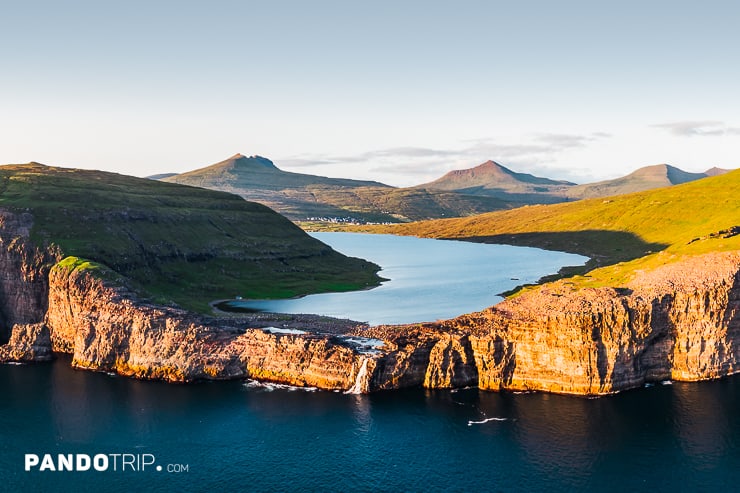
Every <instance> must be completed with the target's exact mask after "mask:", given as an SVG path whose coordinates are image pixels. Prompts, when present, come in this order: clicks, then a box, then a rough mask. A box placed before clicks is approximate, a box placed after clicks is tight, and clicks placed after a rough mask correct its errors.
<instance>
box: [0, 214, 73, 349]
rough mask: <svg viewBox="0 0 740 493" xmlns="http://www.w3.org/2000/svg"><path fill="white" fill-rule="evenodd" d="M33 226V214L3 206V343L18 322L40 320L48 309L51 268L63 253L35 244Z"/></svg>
mask: <svg viewBox="0 0 740 493" xmlns="http://www.w3.org/2000/svg"><path fill="white" fill-rule="evenodd" d="M32 228H33V216H32V215H31V214H29V213H12V212H9V211H4V210H0V343H3V342H6V341H7V340H8V338H9V337H10V336H11V329H12V328H13V326H14V325H15V324H28V323H34V322H39V321H41V319H42V318H43V317H44V313H45V312H46V306H47V292H48V290H49V289H48V273H49V269H51V267H52V266H53V265H54V264H55V263H57V261H59V259H60V258H61V253H60V252H59V251H58V249H57V248H54V247H51V248H47V249H40V248H38V247H36V246H34V245H33V244H32V243H31V242H30V241H29V238H30V235H31V230H32Z"/></svg>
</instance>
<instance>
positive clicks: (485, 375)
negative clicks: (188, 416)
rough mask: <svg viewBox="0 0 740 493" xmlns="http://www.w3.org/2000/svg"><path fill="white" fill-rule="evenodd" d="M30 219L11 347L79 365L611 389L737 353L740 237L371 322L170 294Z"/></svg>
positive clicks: (397, 383)
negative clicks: (631, 273)
mask: <svg viewBox="0 0 740 493" xmlns="http://www.w3.org/2000/svg"><path fill="white" fill-rule="evenodd" d="M30 220H31V219H30V218H25V219H24V217H23V216H22V215H18V216H17V215H12V214H8V213H4V214H3V216H2V218H0V271H2V273H3V276H2V279H0V298H1V299H2V301H0V310H1V311H2V321H3V328H4V329H5V339H6V340H7V343H6V344H4V345H2V346H0V361H5V362H7V361H45V360H48V359H50V358H52V357H53V353H67V354H71V355H72V365H73V366H74V367H76V368H82V369H89V370H97V371H106V372H116V373H118V374H121V375H126V376H131V377H135V378H142V379H159V380H165V381H169V382H192V381H196V380H203V379H208V380H223V379H239V378H250V379H256V380H262V381H270V382H277V383H285V384H290V385H298V386H310V387H318V388H321V389H328V390H343V391H350V392H356V393H366V392H373V391H378V390H390V389H398V388H405V387H419V386H423V387H426V388H457V387H468V386H477V387H479V388H481V389H485V390H505V389H509V390H539V391H547V392H557V393H566V394H577V395H602V394H608V393H613V392H618V391H621V390H625V389H629V388H633V387H638V386H642V385H644V384H645V383H649V382H656V381H662V380H667V379H673V380H689V381H691V380H706V379H713V378H719V377H722V376H727V375H731V374H734V373H737V372H738V371H739V369H740V365H739V362H740V288H739V285H740V252H726V253H712V254H707V255H703V256H697V257H688V258H686V259H684V260H681V261H677V262H674V263H671V264H669V265H666V266H664V267H661V268H658V269H656V270H654V271H651V272H643V273H640V274H639V275H638V276H637V277H636V278H635V279H634V280H633V281H631V282H630V283H629V284H628V285H627V286H624V287H622V288H621V289H612V288H598V289H591V288H589V289H580V290H576V289H574V288H573V287H572V286H571V285H570V284H569V283H568V282H567V280H562V281H557V282H554V283H550V284H547V285H544V286H542V287H540V288H538V289H535V290H532V291H529V292H527V293H524V294H521V295H520V296H518V297H516V298H513V299H509V300H506V301H503V302H502V303H499V304H498V305H496V306H494V307H491V308H489V309H486V310H483V311H481V312H477V313H472V314H467V315H463V316H460V317H457V318H455V319H452V320H446V321H440V322H436V323H425V324H412V325H401V326H377V327H369V326H367V325H364V324H358V323H356V322H352V321H348V320H335V319H330V318H327V317H318V316H313V315H298V316H293V315H276V314H261V313H260V314H249V315H247V316H242V315H230V316H217V317H207V316H201V315H197V314H193V313H190V312H187V311H184V310H181V309H178V308H174V307H164V306H158V305H155V304H152V303H150V302H147V301H146V300H143V299H141V298H140V297H139V296H138V295H137V294H136V293H135V292H134V291H133V290H131V289H129V288H128V287H126V286H125V282H120V280H116V279H111V278H106V277H105V276H100V275H99V274H96V273H95V272H94V271H90V270H86V269H82V268H77V267H70V266H69V265H65V264H64V263H59V261H60V260H61V258H60V254H59V252H57V251H55V250H53V249H52V250H49V251H40V250H39V249H37V248H35V247H33V246H32V244H31V242H30V241H29V233H28V231H29V228H30V226H29V223H28V222H29V221H30ZM24 221H25V222H24Z"/></svg>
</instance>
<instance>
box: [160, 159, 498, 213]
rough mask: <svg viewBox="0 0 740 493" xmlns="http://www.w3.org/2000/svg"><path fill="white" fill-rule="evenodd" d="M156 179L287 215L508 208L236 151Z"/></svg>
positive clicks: (481, 199)
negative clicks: (305, 170) (294, 167)
mask: <svg viewBox="0 0 740 493" xmlns="http://www.w3.org/2000/svg"><path fill="white" fill-rule="evenodd" d="M162 181H165V182H170V183H180V184H186V185H191V186H198V187H203V188H210V189H214V190H222V191H226V192H231V193H235V194H238V195H240V196H242V197H244V198H245V199H247V200H251V201H255V202H259V203H261V204H264V205H267V206H268V207H270V208H272V209H274V210H275V211H277V212H279V213H281V214H283V215H285V216H286V217H288V218H289V219H292V220H306V219H310V218H318V217H320V218H343V219H350V218H351V219H355V220H359V221H369V222H399V221H412V220H420V219H429V218H437V217H454V216H461V215H470V214H478V213H482V212H488V211H491V210H498V209H504V208H508V207H510V204H508V203H506V202H505V201H502V200H500V199H497V198H494V197H472V196H466V195H461V194H457V193H451V192H444V191H434V190H423V189H419V188H413V189H407V188H400V189H399V188H394V187H390V186H388V185H385V184H383V183H379V182H375V181H360V180H350V179H342V178H327V177H323V176H315V175H306V174H301V173H291V172H286V171H282V170H280V169H279V168H278V167H277V166H275V164H274V163H273V162H272V161H270V160H269V159H267V158H264V157H261V156H250V157H246V156H243V155H242V154H236V155H234V156H232V157H230V158H229V159H226V160H225V161H221V162H219V163H216V164H214V165H211V166H207V167H205V168H201V169H197V170H194V171H189V172H187V173H182V174H179V175H174V176H167V177H165V178H163V179H162Z"/></svg>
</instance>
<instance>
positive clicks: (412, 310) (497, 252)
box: [219, 233, 588, 325]
mask: <svg viewBox="0 0 740 493" xmlns="http://www.w3.org/2000/svg"><path fill="white" fill-rule="evenodd" d="M312 236H314V237H315V238H318V239H319V240H321V241H323V242H324V243H326V244H328V245H330V246H331V247H332V248H334V249H335V250H337V251H339V252H342V253H344V254H345V255H349V256H350V257H360V258H364V259H366V260H369V261H371V262H375V263H376V264H378V265H380V266H381V267H382V270H381V272H380V276H382V277H384V278H387V279H389V281H387V282H384V283H383V284H382V285H381V286H379V287H377V288H374V289H369V290H365V291H353V292H348V293H323V294H316V295H310V296H304V297H302V298H294V299H289V300H243V301H231V302H228V303H227V304H226V305H227V306H229V307H235V308H241V309H251V310H256V311H268V312H276V313H313V314H317V315H326V316H331V317H338V318H348V319H351V320H358V321H361V322H368V323H370V324H371V325H378V324H406V323H415V322H433V321H435V320H439V319H447V318H453V317H456V316H458V315H462V314H463V313H470V312H473V311H479V310H482V309H484V308H487V307H489V306H491V305H494V304H496V303H498V302H499V301H501V300H502V297H501V296H499V293H502V292H505V291H508V290H510V289H513V288H515V287H516V286H519V285H522V284H527V283H535V282H537V281H538V280H539V279H540V278H541V277H543V276H546V275H549V274H555V273H557V272H558V270H559V269H560V268H561V267H563V266H566V265H583V264H584V263H585V262H586V261H587V260H588V259H587V258H586V257H583V256H581V255H574V254H570V253H561V252H552V251H547V250H541V249H538V248H528V247H515V246H508V245H486V244H481V243H471V242H465V241H449V240H433V239H428V238H415V237H410V236H393V235H369V234H361V233H313V234H312ZM222 306H223V305H220V306H219V307H222Z"/></svg>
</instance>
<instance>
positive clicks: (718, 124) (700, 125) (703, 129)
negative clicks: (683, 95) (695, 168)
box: [650, 120, 740, 137]
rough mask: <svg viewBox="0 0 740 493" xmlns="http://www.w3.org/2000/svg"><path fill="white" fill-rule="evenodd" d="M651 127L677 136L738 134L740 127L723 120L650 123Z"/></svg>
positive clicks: (739, 133)
mask: <svg viewBox="0 0 740 493" xmlns="http://www.w3.org/2000/svg"><path fill="white" fill-rule="evenodd" d="M650 126H651V127H653V128H659V129H662V130H666V131H667V132H670V133H671V134H673V135H677V136H679V137H716V136H722V135H740V128H736V127H730V126H728V125H727V124H726V123H725V122H722V121H716V120H703V121H690V120H687V121H680V122H670V123H658V124H655V125H650Z"/></svg>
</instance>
